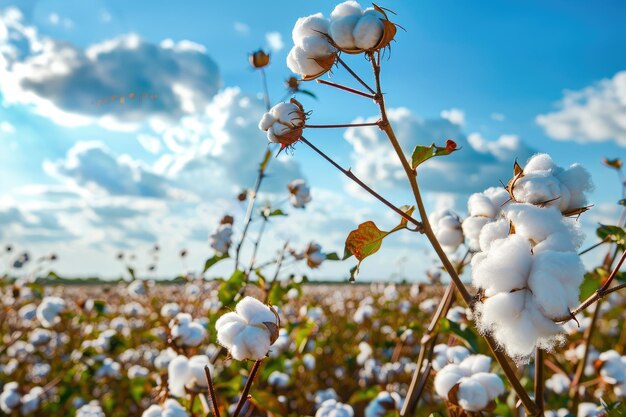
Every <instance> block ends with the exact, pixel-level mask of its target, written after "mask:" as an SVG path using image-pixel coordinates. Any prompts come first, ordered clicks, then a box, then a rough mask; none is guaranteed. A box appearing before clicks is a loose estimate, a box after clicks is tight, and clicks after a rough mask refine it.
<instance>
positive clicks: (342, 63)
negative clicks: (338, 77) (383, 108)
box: [337, 56, 376, 95]
mask: <svg viewBox="0 0 626 417" xmlns="http://www.w3.org/2000/svg"><path fill="white" fill-rule="evenodd" d="M337 62H339V63H340V64H341V65H342V66H343V67H344V68H345V69H346V71H348V72H349V73H350V75H352V76H353V77H354V79H355V80H357V81H358V82H359V83H360V84H361V85H362V86H363V87H365V88H366V89H367V91H369V92H370V93H372V94H374V95H376V92H375V91H374V90H373V89H372V87H370V86H369V85H367V83H366V82H365V81H363V80H362V79H361V77H359V76H358V75H357V74H356V73H355V72H354V71H352V68H350V67H349V66H348V64H346V63H345V62H343V60H342V59H341V58H340V57H339V56H337Z"/></svg>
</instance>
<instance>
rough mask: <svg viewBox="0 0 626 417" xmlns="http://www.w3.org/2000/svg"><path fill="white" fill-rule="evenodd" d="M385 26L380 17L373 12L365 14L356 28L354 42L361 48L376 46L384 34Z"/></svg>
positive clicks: (366, 48)
mask: <svg viewBox="0 0 626 417" xmlns="http://www.w3.org/2000/svg"><path fill="white" fill-rule="evenodd" d="M384 29H385V26H384V25H383V22H382V21H381V20H380V17H379V16H377V15H376V14H373V13H367V14H364V15H363V17H361V18H360V19H359V21H358V23H357V24H356V26H355V28H354V32H353V35H354V42H355V43H356V46H357V48H359V49H364V50H368V49H372V48H374V47H375V46H376V45H377V44H378V42H379V41H380V39H381V38H382V36H383V31H384Z"/></svg>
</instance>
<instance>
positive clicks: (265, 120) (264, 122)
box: [259, 67, 299, 130]
mask: <svg viewBox="0 0 626 417" xmlns="http://www.w3.org/2000/svg"><path fill="white" fill-rule="evenodd" d="M298 68H299V67H298ZM292 71H293V69H292ZM293 72H298V71H293ZM276 120H278V119H276V118H275V117H274V116H273V115H272V114H271V113H264V114H263V117H261V121H259V129H260V130H267V129H269V128H270V127H271V126H272V125H273V124H274V123H275V122H276Z"/></svg>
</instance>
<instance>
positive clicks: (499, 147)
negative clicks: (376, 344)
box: [345, 108, 534, 194]
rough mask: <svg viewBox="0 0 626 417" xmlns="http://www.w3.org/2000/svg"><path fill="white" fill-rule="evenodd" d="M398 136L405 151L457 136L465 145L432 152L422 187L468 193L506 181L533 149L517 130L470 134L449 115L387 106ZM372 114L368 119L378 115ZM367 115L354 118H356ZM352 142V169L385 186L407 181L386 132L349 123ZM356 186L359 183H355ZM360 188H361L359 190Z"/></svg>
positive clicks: (424, 167) (421, 173)
mask: <svg viewBox="0 0 626 417" xmlns="http://www.w3.org/2000/svg"><path fill="white" fill-rule="evenodd" d="M388 115H389V119H390V121H391V123H392V124H393V127H394V129H395V132H396V136H397V137H398V140H399V141H400V144H401V146H402V147H403V149H404V150H405V152H407V153H409V155H410V152H412V150H413V148H414V147H415V146H416V145H430V144H431V143H433V142H435V143H436V144H438V145H443V144H445V141H446V139H452V140H454V141H455V142H456V143H457V146H458V147H459V148H461V149H460V150H459V151H457V152H454V153H453V154H451V155H448V156H444V157H437V158H433V159H431V160H429V161H427V162H425V163H424V164H423V165H422V166H420V167H419V168H418V175H419V178H420V183H421V184H422V187H423V188H425V189H428V190H431V191H437V192H448V193H463V194H469V193H472V192H477V191H482V190H484V189H485V188H487V187H490V186H496V185H498V184H499V181H500V180H503V181H505V182H506V180H508V179H509V178H510V176H511V174H512V166H513V161H514V160H515V158H518V159H519V160H520V161H525V160H526V159H527V158H528V157H530V156H531V155H532V154H533V153H534V150H533V149H531V148H529V147H528V146H527V145H525V144H524V143H523V142H522V141H521V140H520V139H519V138H518V137H516V136H513V135H504V136H501V137H500V138H499V139H498V140H496V141H493V142H490V141H487V140H485V139H484V138H482V137H481V136H480V135H478V134H473V135H470V137H471V139H468V138H467V137H466V136H465V135H464V134H463V132H462V131H461V129H460V126H459V125H456V124H453V123H451V122H450V121H448V120H445V119H421V118H419V117H417V116H416V115H414V114H413V113H412V112H411V111H410V110H409V109H407V108H396V109H390V110H389V111H388ZM376 120H377V117H371V118H369V119H368V120H367V121H369V122H373V121H376ZM363 121H365V120H363V119H357V120H355V122H356V123H358V122H363ZM345 138H346V140H347V141H348V142H349V143H350V144H351V145H352V147H353V151H352V154H351V158H352V161H353V165H352V167H353V171H354V172H355V174H356V175H357V176H359V177H360V178H361V179H362V180H363V181H365V182H366V183H367V184H369V185H372V186H374V187H375V188H378V189H382V190H385V189H386V190H389V191H391V190H397V189H398V188H399V187H400V188H402V189H404V188H403V187H406V186H407V184H406V182H407V181H406V179H405V175H404V171H403V169H402V166H401V165H400V163H399V162H397V159H398V158H397V157H396V155H395V152H394V151H393V149H392V147H391V145H390V144H389V143H388V140H387V138H386V137H385V136H384V134H383V133H382V132H381V131H380V130H379V129H377V128H373V127H372V128H369V127H366V128H363V127H360V128H350V129H348V130H347V131H346V133H345ZM349 189H350V190H351V191H354V190H356V189H357V188H356V187H355V186H354V185H352V184H350V185H349ZM359 194H360V193H359Z"/></svg>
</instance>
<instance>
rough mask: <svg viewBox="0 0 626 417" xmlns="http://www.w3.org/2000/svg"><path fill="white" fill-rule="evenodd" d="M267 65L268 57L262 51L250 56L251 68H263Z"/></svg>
mask: <svg viewBox="0 0 626 417" xmlns="http://www.w3.org/2000/svg"><path fill="white" fill-rule="evenodd" d="M269 63H270V55H269V54H268V53H266V52H265V51H263V50H262V49H259V50H258V51H254V52H252V53H251V54H250V65H252V67H253V68H263V67H266V66H267V65H269Z"/></svg>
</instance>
